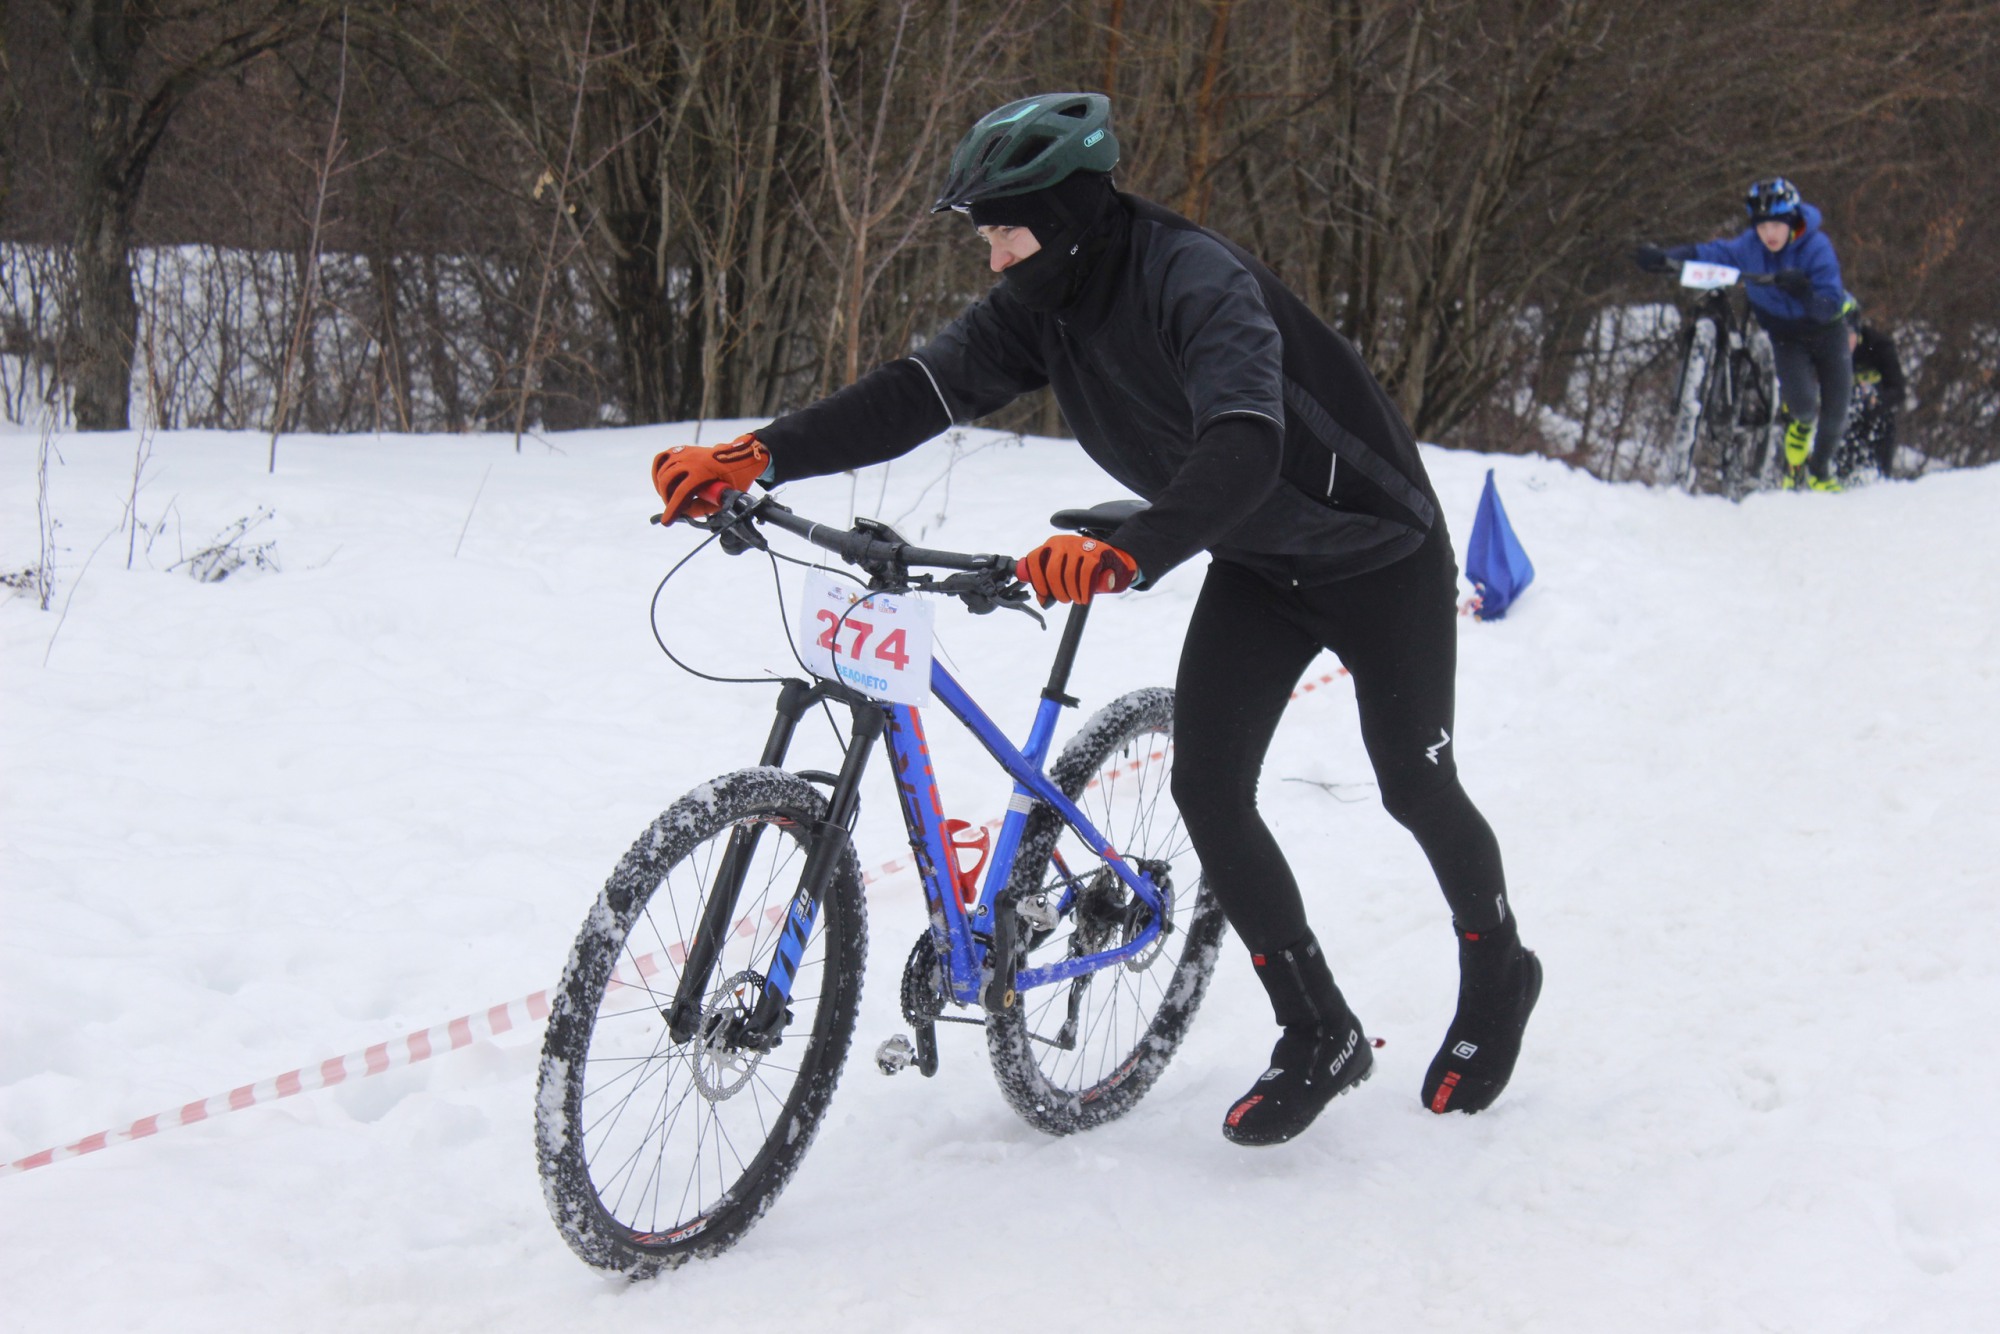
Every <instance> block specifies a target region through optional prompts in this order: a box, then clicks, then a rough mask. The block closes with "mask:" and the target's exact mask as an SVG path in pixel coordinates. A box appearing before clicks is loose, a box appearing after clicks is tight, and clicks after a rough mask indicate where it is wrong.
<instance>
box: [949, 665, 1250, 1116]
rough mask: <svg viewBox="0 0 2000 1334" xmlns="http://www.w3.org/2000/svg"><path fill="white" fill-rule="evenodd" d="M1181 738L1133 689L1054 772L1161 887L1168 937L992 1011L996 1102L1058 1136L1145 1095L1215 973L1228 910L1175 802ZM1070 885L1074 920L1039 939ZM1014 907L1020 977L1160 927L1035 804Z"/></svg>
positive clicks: (1165, 694) (1170, 698) (1163, 707)
mask: <svg viewBox="0 0 2000 1334" xmlns="http://www.w3.org/2000/svg"><path fill="white" fill-rule="evenodd" d="M1173 729H1174V693H1173V691H1171V690H1165V689H1152V690H1137V691H1134V692H1132V693H1131V694H1129V695H1125V696H1122V697H1121V698H1119V699H1116V700H1114V701H1112V702H1111V703H1110V704H1107V705H1106V706H1105V707H1104V708H1102V709H1101V710H1099V711H1098V712H1097V714H1096V715H1095V716H1094V717H1092V718H1091V719H1090V721H1089V722H1088V723H1086V724H1084V728H1083V730H1082V731H1081V732H1079V733H1078V734H1077V735H1076V736H1075V737H1074V738H1073V739H1072V740H1071V741H1070V743H1069V745H1067V746H1066V747H1064V748H1063V752H1062V755H1061V757H1060V758H1058V759H1057V760H1056V763H1055V767H1054V768H1053V769H1051V770H1050V772H1049V777H1050V778H1051V779H1052V780H1053V781H1054V783H1055V784H1056V786H1057V787H1058V788H1060V789H1061V790H1062V792H1063V794H1064V795H1065V796H1068V797H1069V798H1070V799H1071V800H1072V801H1074V802H1076V803H1077V806H1078V807H1079V808H1080V809H1081V810H1082V811H1083V813H1084V815H1085V816H1086V817H1087V818H1088V819H1089V820H1090V822H1091V823H1092V824H1093V825H1095V826H1096V827H1097V831H1098V832H1099V833H1101V834H1102V835H1104V837H1105V838H1106V839H1108V840H1109V841H1110V843H1111V846H1112V847H1114V848H1116V849H1117V850H1118V852H1119V853H1120V855H1122V856H1123V857H1124V858H1125V859H1126V861H1127V862H1128V863H1129V864H1131V865H1134V866H1138V867H1140V868H1143V869H1144V870H1145V871H1147V873H1148V874H1150V875H1151V876H1152V878H1153V883H1154V884H1156V885H1159V886H1161V887H1162V892H1163V894H1164V895H1165V897H1166V902H1167V910H1168V926H1167V929H1166V930H1164V931H1163V932H1162V933H1161V934H1160V935H1159V936H1158V937H1157V938H1156V939H1155V940H1154V942H1153V943H1152V944H1151V945H1149V946H1148V947H1147V948H1146V949H1144V950H1142V951H1141V952H1140V953H1138V954H1136V955H1134V956H1133V957H1132V958H1130V959H1128V960H1126V961H1125V962H1124V963H1122V964H1113V965H1112V966H1110V967H1108V968H1102V969H1099V970H1098V971H1096V972H1094V973H1086V974H1084V975H1083V976H1081V977H1078V978H1075V979H1072V980H1071V981H1068V982H1059V983H1055V984H1053V985H1050V986H1044V987H1036V988H1034V989H1033V990H1031V991H1025V992H1022V993H1021V994H1020V997H1019V999H1018V1001H1017V1003H1016V1004H1014V1005H1012V1006H1009V1007H1008V1008H1006V1009H1004V1010H992V1011H989V1012H988V1013H987V1016H986V1042H987V1051H988V1054H989V1055H990V1056H991V1057H992V1060H993V1073H994V1077H995V1078H996V1079H997V1080H998V1081H999V1084H1000V1091H1001V1093H1002V1094H1003V1095H1005V1097H1006V1099H1007V1102H1008V1103H1009V1105H1011V1106H1012V1107H1013V1108H1014V1110H1015V1111H1017V1112H1019V1113H1020V1114H1021V1116H1022V1117H1023V1118H1024V1119H1025V1120H1026V1121H1027V1122H1028V1124H1030V1125H1032V1126H1034V1127H1036V1128H1037V1129H1039V1130H1045V1131H1047V1132H1048V1133H1050V1134H1052V1135H1067V1134H1071V1133H1073V1132H1075V1131H1078V1130H1088V1129H1089V1128H1091V1127H1092V1126H1096V1125H1101V1124H1103V1123H1104V1122H1106V1121H1110V1120H1112V1119H1114V1118H1116V1117H1118V1116H1121V1115H1123V1114H1124V1113H1125V1112H1127V1111H1130V1110H1131V1108H1132V1107H1133V1105H1134V1104H1136V1103H1137V1102H1138V1101H1139V1099H1140V1098H1141V1097H1143V1096H1145V1093H1146V1091H1147V1090H1148V1089H1150V1088H1151V1087H1152V1086H1153V1083H1154V1081H1155V1080H1157V1079H1158V1078H1159V1077H1160V1074H1161V1072H1162V1071H1164V1070H1165V1069H1166V1066H1167V1062H1168V1061H1169V1060H1170V1059H1172V1057H1173V1054H1174V1050H1175V1049H1176V1048H1177V1047H1179V1045H1180V1041H1181V1038H1182V1036H1183V1035H1185V1034H1186V1032H1187V1029H1188V1025H1189V1023H1190V1022H1192V1021H1193V1019H1194V1014H1195V1011H1196V1010H1197V1009H1198V1008H1199V1007H1200V1005H1201V999H1202V996H1203V994H1204V993H1205V992H1206V991H1207V989H1208V979H1209V975H1210V974H1211V973H1212V972H1214V970H1215V958H1216V945H1217V942H1219V941H1220V940H1221V938H1222V928H1223V919H1222V909H1221V908H1220V906H1218V905H1217V903H1216V902H1215V897H1214V895H1212V894H1210V893H1209V891H1208V887H1207V886H1206V885H1205V884H1204V883H1203V881H1202V877H1201V866H1200V863H1198V862H1197V861H1196V860H1195V855H1194V849H1193V846H1192V845H1191V844H1190V843H1189V841H1188V835H1187V829H1186V827H1185V826H1184V825H1183V824H1182V823H1181V819H1180V811H1179V809H1178V808H1177V807H1176V806H1175V805H1174V799H1173V792H1172V789H1171V780H1172V776H1173V750H1174V745H1173V741H1174V731H1173ZM1063 868H1067V872H1068V873H1069V874H1068V876H1065V873H1064V869H1063ZM1071 885H1073V886H1074V887H1075V890H1076V892H1075V895H1074V903H1073V905H1072V906H1071V907H1070V909H1069V911H1067V912H1066V913H1064V914H1063V915H1062V916H1061V917H1060V919H1059V920H1057V921H1055V922H1054V924H1053V925H1052V926H1048V927H1045V928H1042V929H1035V927H1034V926H1033V921H1034V915H1036V914H1037V913H1041V914H1045V913H1046V912H1047V911H1048V909H1049V908H1051V907H1052V906H1054V905H1056V904H1058V903H1059V902H1060V900H1061V899H1062V898H1063V897H1064V896H1065V892H1066V890H1067V888H1068V887H1069V886H1071ZM1007 901H1008V902H1010V903H1023V902H1025V904H1026V907H1027V911H1026V912H1024V913H1023V922H1022V926H1021V929H1022V931H1023V932H1024V933H1025V934H1026V941H1025V945H1026V948H1025V951H1024V954H1023V957H1022V959H1021V967H1022V968H1024V969H1025V968H1031V967H1040V966H1045V965H1047V964H1050V963H1054V962H1057V961H1060V960H1062V959H1065V958H1075V957H1080V956H1082V955H1085V954H1094V953H1097V952H1098V951H1100V950H1105V949H1110V948H1113V947H1115V946H1117V945H1118V944H1120V943H1122V942H1124V941H1127V940H1131V939H1133V938H1135V937H1136V936H1137V935H1138V934H1139V933H1140V932H1141V931H1142V930H1144V928H1145V926H1146V925H1147V923H1148V922H1149V921H1150V920H1151V910H1150V909H1148V908H1147V907H1146V906H1145V904H1144V903H1143V902H1142V901H1141V900H1140V899H1139V898H1138V897H1137V896H1136V895H1134V894H1133V893H1132V892H1131V891H1130V890H1128V889H1126V888H1125V886H1124V884H1123V883H1122V882H1121V881H1119V880H1118V878H1117V877H1116V876H1115V875H1114V874H1113V873H1112V872H1111V871H1110V869H1109V868H1108V867H1106V866H1105V865H1104V863H1103V862H1102V861H1100V860H1099V859H1098V858H1097V857H1096V855H1095V854H1093V853H1091V852H1090V851H1089V850H1088V849H1087V848H1086V847H1085V846H1084V844H1083V842H1082V841H1081V840H1080V839H1079V838H1077V836H1076V834H1075V833H1074V831H1072V830H1070V829H1069V827H1068V826H1067V825H1065V824H1064V823H1063V822H1062V820H1061V819H1060V818H1058V817H1057V815H1056V813H1055V812H1054V811H1053V810H1051V809H1050V808H1049V807H1048V806H1046V805H1042V804H1040V803H1037V805H1036V807H1035V809H1034V810H1033V811H1032V812H1031V813H1030V814H1029V816H1028V824H1027V828H1026V830H1025V831H1024V832H1023V834H1022V837H1021V851H1020V860H1019V861H1018V862H1017V863H1016V864H1015V869H1014V874H1013V878H1012V880H1011V881H1010V883H1009V885H1008V893H1007Z"/></svg>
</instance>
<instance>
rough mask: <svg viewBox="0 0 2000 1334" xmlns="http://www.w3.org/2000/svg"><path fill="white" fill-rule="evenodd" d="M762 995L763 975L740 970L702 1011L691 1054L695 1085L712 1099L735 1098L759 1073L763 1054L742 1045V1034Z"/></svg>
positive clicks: (725, 983)
mask: <svg viewBox="0 0 2000 1334" xmlns="http://www.w3.org/2000/svg"><path fill="white" fill-rule="evenodd" d="M763 994H764V978H763V975H762V974H760V973H752V972H741V973H738V974H736V975H735V976H734V977H732V978H730V979H729V980H728V981H727V982H724V983H723V984H722V987H721V988H720V990H718V991H717V992H716V993H715V998H714V999H713V1000H711V1001H710V1002H709V1003H708V1005H707V1006H706V1007H705V1008H704V1009H703V1010H702V1012H701V1021H700V1023H699V1024H698V1025H696V1027H695V1034H694V1040H693V1042H692V1044H691V1045H692V1052H691V1055H692V1058H693V1062H694V1083H695V1087H696V1088H698V1089H700V1090H701V1094H702V1096H703V1097H705V1098H707V1099H708V1100H709V1101H710V1102H721V1101H723V1100H724V1099H726V1098H732V1097H735V1096H736V1094H737V1093H738V1092H739V1091H741V1089H742V1088H743V1086H744V1085H745V1084H747V1083H749V1082H750V1076H751V1075H753V1074H755V1073H756V1072H757V1063H758V1062H759V1061H761V1060H762V1059H763V1053H762V1052H759V1051H757V1050H755V1049H753V1048H750V1047H746V1046H743V1045H742V1044H741V1041H740V1037H741V1034H742V1033H743V1029H744V1026H745V1025H746V1024H748V1023H749V1022H750V1016H751V1014H752V1013H754V1012H755V1011H756V1009H757V999H758V997H760V996H762V995H763Z"/></svg>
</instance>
